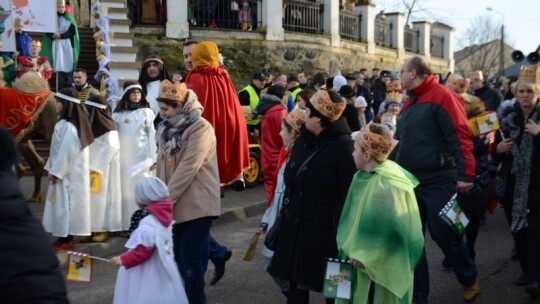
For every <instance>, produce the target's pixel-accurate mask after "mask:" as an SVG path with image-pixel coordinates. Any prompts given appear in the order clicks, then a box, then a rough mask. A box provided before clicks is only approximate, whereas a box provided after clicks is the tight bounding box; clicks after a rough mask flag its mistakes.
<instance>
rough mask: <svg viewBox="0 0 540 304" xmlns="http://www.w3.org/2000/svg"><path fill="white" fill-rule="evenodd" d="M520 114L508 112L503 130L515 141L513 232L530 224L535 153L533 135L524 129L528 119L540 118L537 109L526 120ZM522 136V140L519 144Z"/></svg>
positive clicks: (535, 119) (512, 151)
mask: <svg viewBox="0 0 540 304" xmlns="http://www.w3.org/2000/svg"><path fill="white" fill-rule="evenodd" d="M516 108H519V107H516ZM519 116H523V113H522V112H521V110H518V111H516V112H512V113H510V114H508V116H506V117H505V118H504V119H503V120H502V128H503V130H505V131H507V132H509V134H510V139H512V140H513V141H514V143H515V144H514V145H512V148H511V150H510V152H511V153H512V158H513V162H512V168H511V170H510V173H511V174H512V175H514V176H515V177H516V182H515V186H514V204H513V206H512V224H511V225H510V229H511V231H512V232H517V231H519V230H521V229H523V228H525V227H527V226H528V225H529V223H528V222H527V213H528V201H529V182H530V178H531V162H532V154H533V136H532V135H531V134H529V133H527V132H525V131H524V129H523V125H524V123H526V122H527V120H528V119H532V120H534V121H538V118H539V115H538V111H537V110H536V109H535V110H534V111H533V113H532V114H531V115H530V117H529V118H528V119H525V120H524V121H522V119H520V117H519ZM520 136H521V142H519V144H517V143H518V138H519V137H520Z"/></svg>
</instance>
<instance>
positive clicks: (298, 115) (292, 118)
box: [285, 106, 306, 133]
mask: <svg viewBox="0 0 540 304" xmlns="http://www.w3.org/2000/svg"><path fill="white" fill-rule="evenodd" d="M304 113H306V111H305V110H303V109H300V108H299V107H298V106H296V107H295V108H294V109H293V110H292V111H291V113H289V114H288V115H287V117H285V121H287V123H288V124H289V125H290V126H291V127H292V128H293V130H294V131H295V132H296V133H300V127H301V126H302V125H303V124H304Z"/></svg>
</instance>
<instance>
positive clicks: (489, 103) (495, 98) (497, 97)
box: [469, 71, 503, 111]
mask: <svg viewBox="0 0 540 304" xmlns="http://www.w3.org/2000/svg"><path fill="white" fill-rule="evenodd" d="M469 82H470V84H471V89H472V90H473V92H474V96H476V97H478V98H480V99H482V101H483V102H484V105H485V106H486V110H491V111H497V109H498V108H499V106H500V105H501V101H502V100H503V96H502V94H501V93H500V92H499V91H498V90H494V89H492V88H490V87H489V86H488V85H486V84H485V83H484V76H483V75H482V71H472V72H471V73H470V74H469Z"/></svg>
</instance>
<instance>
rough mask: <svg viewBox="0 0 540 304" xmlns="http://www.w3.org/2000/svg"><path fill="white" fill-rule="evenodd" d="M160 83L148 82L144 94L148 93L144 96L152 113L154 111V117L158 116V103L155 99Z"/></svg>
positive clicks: (155, 81) (156, 81)
mask: <svg viewBox="0 0 540 304" xmlns="http://www.w3.org/2000/svg"><path fill="white" fill-rule="evenodd" d="M160 83H161V81H160V80H154V81H150V82H149V83H148V84H147V85H146V92H148V93H147V94H146V100H147V101H148V103H149V104H150V109H152V111H154V115H156V116H157V115H158V114H159V105H158V102H157V97H158V94H159V84H160Z"/></svg>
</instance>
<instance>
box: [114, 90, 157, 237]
mask: <svg viewBox="0 0 540 304" xmlns="http://www.w3.org/2000/svg"><path fill="white" fill-rule="evenodd" d="M112 117H113V119H114V122H115V123H116V128H117V129H118V136H119V137H120V147H121V149H120V174H121V182H122V185H121V187H122V188H121V189H122V229H123V230H128V229H129V226H130V217H131V215H132V214H133V212H135V211H136V210H137V206H136V205H135V197H134V196H133V193H134V192H133V189H134V188H135V184H136V183H137V181H138V180H139V179H141V178H142V177H143V176H145V174H146V173H147V172H141V173H140V174H136V175H135V176H129V175H128V170H129V169H130V168H131V167H132V166H134V165H136V164H139V163H141V162H143V161H145V160H146V159H151V160H152V162H155V161H156V158H157V147H156V140H155V134H156V131H155V129H154V118H155V115H154V112H153V111H152V110H151V109H150V105H149V104H148V101H147V100H146V98H145V96H144V94H143V90H142V87H141V86H140V85H139V84H138V83H137V82H134V81H127V82H126V83H125V84H124V95H123V96H122V99H120V101H119V102H118V104H117V106H116V109H115V110H114V113H113V115H112Z"/></svg>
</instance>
